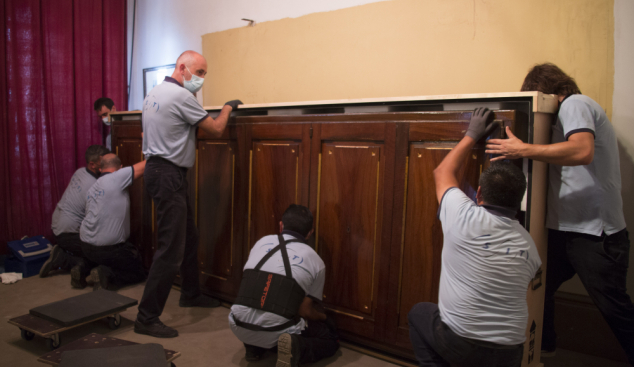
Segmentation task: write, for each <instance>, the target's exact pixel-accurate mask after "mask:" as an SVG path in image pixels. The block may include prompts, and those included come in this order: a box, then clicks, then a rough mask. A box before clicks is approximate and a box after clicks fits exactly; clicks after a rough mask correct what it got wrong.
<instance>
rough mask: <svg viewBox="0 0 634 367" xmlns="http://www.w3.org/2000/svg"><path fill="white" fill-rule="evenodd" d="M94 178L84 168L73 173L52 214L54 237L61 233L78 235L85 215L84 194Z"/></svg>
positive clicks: (95, 178) (93, 175) (95, 179)
mask: <svg viewBox="0 0 634 367" xmlns="http://www.w3.org/2000/svg"><path fill="white" fill-rule="evenodd" d="M95 176H96V175H95V174H94V173H92V172H90V171H88V169H87V168H86V167H82V168H80V169H78V170H77V171H75V173H73V177H71V179H70V183H69V184H68V186H67V187H66V190H65V191H64V195H62V199H61V200H60V201H59V203H57V206H56V207H55V211H54V212H53V220H52V224H51V228H52V229H53V233H55V235H56V236H59V235H60V234H62V233H79V226H80V225H81V221H82V220H84V215H85V213H86V194H87V193H88V189H90V187H91V186H92V185H93V184H94V183H95V182H96V181H97V177H95Z"/></svg>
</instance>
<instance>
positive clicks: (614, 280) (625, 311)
mask: <svg viewBox="0 0 634 367" xmlns="http://www.w3.org/2000/svg"><path fill="white" fill-rule="evenodd" d="M629 252H630V240H629V236H628V233H627V230H625V229H624V230H622V231H620V232H618V233H614V234H612V235H610V236H606V235H605V234H604V235H603V236H600V237H599V236H592V235H588V234H583V233H576V232H562V231H557V230H552V229H551V230H549V232H548V270H547V272H546V298H545V303H544V329H543V332H542V349H554V348H555V345H556V338H557V336H556V334H555V292H556V291H557V289H559V286H561V284H562V283H563V282H565V281H567V280H569V279H570V278H572V277H573V276H574V275H575V274H579V278H580V279H581V282H582V283H583V285H584V286H585V288H586V290H587V291H588V294H589V295H590V298H592V301H593V302H594V304H595V305H596V306H597V308H599V310H600V311H601V314H603V317H604V318H605V320H606V321H607V323H608V325H610V328H612V331H613V332H614V335H616V338H617V339H618V340H619V343H620V344H621V346H622V347H623V349H624V350H625V352H626V353H627V355H628V358H629V360H630V363H631V364H634V305H632V301H631V299H630V296H628V295H627V290H626V287H625V283H626V276H627V267H628V262H629ZM580 322H581V320H580Z"/></svg>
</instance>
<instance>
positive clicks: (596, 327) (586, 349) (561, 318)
mask: <svg viewBox="0 0 634 367" xmlns="http://www.w3.org/2000/svg"><path fill="white" fill-rule="evenodd" d="M555 331H556V332H557V348H562V349H567V350H571V351H574V352H579V353H584V354H589V355H593V356H597V357H601V358H606V359H611V360H615V361H619V362H627V356H626V355H625V352H624V351H623V349H622V348H621V345H620V344H619V342H618V340H616V337H615V336H614V334H613V333H612V330H611V329H610V327H609V326H608V324H607V323H606V322H605V320H604V319H603V315H601V312H600V311H599V309H598V308H597V307H596V306H595V305H594V302H592V299H591V298H590V297H588V296H585V295H580V294H573V293H566V292H557V293H556V294H555Z"/></svg>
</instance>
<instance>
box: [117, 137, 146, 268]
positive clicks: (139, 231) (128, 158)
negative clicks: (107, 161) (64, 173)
mask: <svg viewBox="0 0 634 367" xmlns="http://www.w3.org/2000/svg"><path fill="white" fill-rule="evenodd" d="M114 150H115V153H116V154H117V156H119V159H121V164H122V165H123V167H127V166H132V165H134V164H136V163H139V162H141V161H143V159H144V158H143V152H142V149H141V139H133V138H130V139H128V138H120V139H118V141H117V145H116V146H115V147H114ZM128 194H129V195H130V238H129V239H128V241H129V242H130V243H132V244H134V245H135V246H137V248H139V250H140V251H139V252H141V256H142V257H143V262H144V264H145V265H146V266H148V267H149V264H151V262H152V256H153V255H154V251H153V250H152V245H151V241H149V240H148V241H145V240H146V239H145V238H144V236H143V196H144V195H145V193H144V190H143V177H141V178H140V179H138V180H135V181H134V183H132V186H130V187H129V188H128Z"/></svg>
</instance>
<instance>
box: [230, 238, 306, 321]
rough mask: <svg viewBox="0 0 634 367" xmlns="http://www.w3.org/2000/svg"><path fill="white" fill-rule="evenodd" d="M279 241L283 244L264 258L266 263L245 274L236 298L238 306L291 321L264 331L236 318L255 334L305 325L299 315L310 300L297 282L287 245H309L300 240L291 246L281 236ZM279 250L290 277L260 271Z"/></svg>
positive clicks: (259, 263)
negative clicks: (301, 308)
mask: <svg viewBox="0 0 634 367" xmlns="http://www.w3.org/2000/svg"><path fill="white" fill-rule="evenodd" d="M277 238H278V240H279V242H280V244H279V245H277V246H276V247H274V248H273V249H272V250H271V251H269V252H268V253H267V254H266V255H264V257H263V258H262V260H260V262H258V264H257V265H256V266H255V268H254V269H247V270H245V271H244V273H243V275H242V282H241V283H240V290H239V291H238V297H237V298H236V300H235V302H234V304H236V305H243V306H247V307H251V308H254V309H256V310H262V311H266V312H271V313H274V314H276V315H279V316H282V317H284V318H287V319H289V321H287V322H285V323H283V324H281V325H276V326H270V327H263V326H259V325H255V324H249V323H246V322H242V321H240V320H238V319H236V318H235V317H233V321H234V322H235V323H236V325H237V326H238V327H241V328H245V329H248V330H252V331H281V330H284V329H287V328H289V327H291V326H293V325H296V324H297V323H299V322H300V321H301V317H299V315H298V311H299V306H300V305H301V304H302V302H303V301H304V297H306V292H305V291H304V290H303V289H302V287H301V286H300V285H299V283H297V281H296V280H295V279H293V273H292V272H291V262H290V260H289V258H288V251H287V250H286V244H287V243H290V242H300V243H306V242H304V241H302V240H296V239H293V240H290V241H288V242H287V241H286V240H285V239H284V236H282V235H278V236H277ZM278 250H280V251H281V253H282V260H283V261H284V270H285V272H286V275H281V274H276V273H269V272H267V271H262V270H260V268H262V266H263V265H264V264H265V263H266V262H267V261H268V260H269V259H270V258H271V256H273V255H274V254H275V253H276V252H277V251H278Z"/></svg>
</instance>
